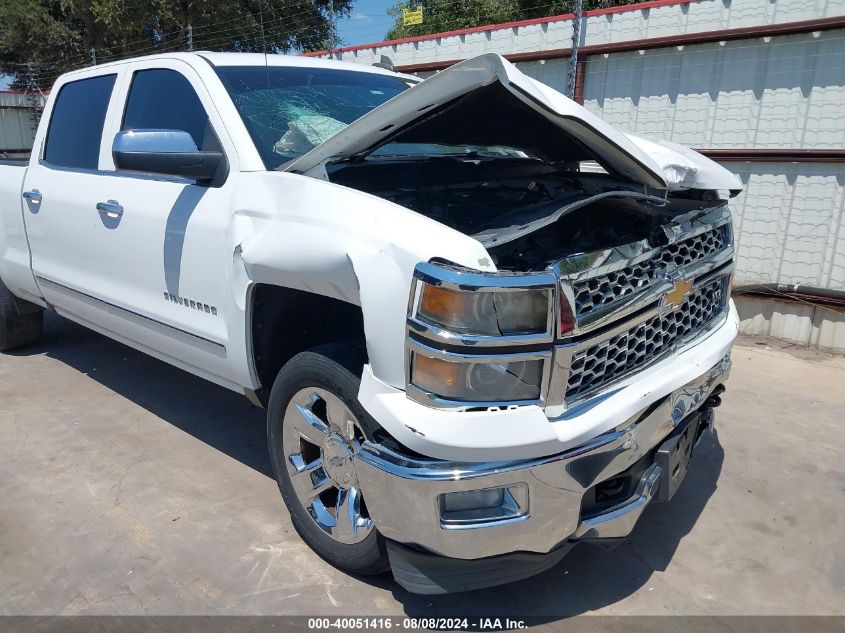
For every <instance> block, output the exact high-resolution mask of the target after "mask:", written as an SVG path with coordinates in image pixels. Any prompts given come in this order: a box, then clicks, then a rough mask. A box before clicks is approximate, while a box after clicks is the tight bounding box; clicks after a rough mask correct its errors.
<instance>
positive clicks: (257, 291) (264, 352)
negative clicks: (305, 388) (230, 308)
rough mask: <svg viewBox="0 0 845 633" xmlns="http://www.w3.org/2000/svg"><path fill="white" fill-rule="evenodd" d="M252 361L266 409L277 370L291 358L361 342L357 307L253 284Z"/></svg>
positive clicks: (361, 329) (293, 291) (360, 317)
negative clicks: (324, 347) (321, 347)
mask: <svg viewBox="0 0 845 633" xmlns="http://www.w3.org/2000/svg"><path fill="white" fill-rule="evenodd" d="M250 334H251V337H252V339H251V340H252V361H253V366H254V367H255V371H256V374H257V376H258V380H259V383H260V388H259V389H258V390H256V394H257V395H258V398H259V399H260V400H261V402H262V403H264V404H265V406H266V404H267V400H268V399H269V397H270V388H271V387H272V386H273V381H274V380H275V379H276V375H277V374H278V373H279V370H280V369H281V368H282V366H283V365H284V364H285V363H286V362H288V361H289V360H290V359H291V358H293V357H294V356H295V355H296V354H298V353H300V352H304V351H306V350H309V349H311V348H312V347H316V346H317V345H322V344H324V343H331V342H334V341H344V340H355V339H357V340H364V317H363V313H362V312H361V308H360V307H359V306H356V305H354V304H351V303H347V302H346V301H341V300H340V299H334V298H332V297H325V296H323V295H318V294H314V293H312V292H306V291H304V290H294V289H292V288H283V287H281V286H272V285H268V284H257V285H256V286H255V288H254V290H253V293H252V319H251V323H250Z"/></svg>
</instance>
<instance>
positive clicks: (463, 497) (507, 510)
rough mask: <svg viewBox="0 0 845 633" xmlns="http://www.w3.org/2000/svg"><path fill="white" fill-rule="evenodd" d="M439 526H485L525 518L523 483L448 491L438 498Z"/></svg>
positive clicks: (524, 489) (525, 499) (459, 527)
mask: <svg viewBox="0 0 845 633" xmlns="http://www.w3.org/2000/svg"><path fill="white" fill-rule="evenodd" d="M438 504H439V507H440V527H441V528H443V529H446V530H450V529H466V528H475V527H486V526H490V525H496V524H499V523H502V522H512V521H517V520H524V519H527V518H528V488H527V486H526V485H525V484H514V485H511V486H500V487H497V488H485V489H483V490H467V491H464V492H447V493H444V494H441V495H440V497H439V498H438Z"/></svg>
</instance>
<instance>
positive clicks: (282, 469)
mask: <svg viewBox="0 0 845 633" xmlns="http://www.w3.org/2000/svg"><path fill="white" fill-rule="evenodd" d="M365 354H366V352H365V351H364V347H363V344H362V343H357V342H352V343H332V344H328V345H324V346H320V347H317V348H314V349H312V350H309V351H307V352H302V353H300V354H297V355H296V356H294V357H293V358H292V359H291V360H290V361H288V363H287V364H285V366H284V367H282V369H281V371H280V372H279V374H278V376H277V377H276V380H275V382H274V383H273V388H272V390H271V392H270V401H269V403H268V407H267V441H268V444H269V449H270V460H271V462H272V465H273V473H274V475H275V477H276V482H277V483H278V485H279V490H280V491H281V493H282V499H284V502H285V505H286V506H287V508H288V511H289V512H290V516H291V521H292V523H293V526H294V528H295V529H296V531H297V532H298V533H299V535H300V536H301V537H302V540H304V541H305V542H306V543H307V544H308V546H309V547H310V548H311V549H313V550H314V551H315V552H316V553H317V554H318V555H319V556H320V557H321V558H323V559H324V560H325V561H327V562H328V563H329V564H331V565H333V566H335V567H337V568H339V569H342V570H343V571H346V572H351V573H355V574H363V575H375V574H381V573H384V572H386V571H387V570H388V569H389V568H390V566H389V563H388V560H387V551H386V549H385V545H384V538H383V537H382V536H381V535H380V534H379V533H378V530H377V529H376V528H375V527H373V528H372V531H371V532H370V533H369V534H368V535H367V536H366V538H364V540H362V541H360V542H357V543H353V544H347V543H341V542H339V541H337V540H335V539H334V538H332V537H331V536H330V535H329V534H327V533H326V532H324V531H323V530H321V529H320V527H318V526H317V524H316V523H315V522H314V520H313V519H312V518H311V515H310V514H309V513H308V510H307V509H306V508H305V506H304V505H303V504H302V503H301V502H300V499H299V498H298V497H297V495H296V492H295V490H294V488H293V484H292V482H291V478H290V475H289V473H288V467H287V464H286V459H285V447H284V432H283V430H284V418H285V411H286V409H287V407H288V404H289V403H290V400H291V399H292V398H293V397H294V395H295V394H297V393H298V392H299V391H300V390H302V389H305V388H309V387H318V388H320V389H323V390H326V391H328V392H330V393H331V394H333V395H335V396H337V397H338V398H339V399H340V400H342V401H343V403H344V404H345V405H346V407H347V408H348V409H349V411H351V412H352V413H353V415H355V417H356V418H357V420H358V421H359V423H361V422H362V421H363V420H365V419H366V418H367V417H368V415H367V413H366V412H365V411H364V409H363V407H362V406H361V405H360V403H359V402H358V388H359V385H360V382H361V379H360V375H361V369H362V368H363V364H364V358H365ZM361 426H362V427H363V424H361Z"/></svg>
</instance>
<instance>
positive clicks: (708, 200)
mask: <svg viewBox="0 0 845 633" xmlns="http://www.w3.org/2000/svg"><path fill="white" fill-rule="evenodd" d="M327 171H328V175H329V179H330V180H331V181H332V182H334V183H337V184H340V185H344V186H347V187H350V188H353V189H357V190H360V191H365V192H367V193H370V194H373V195H376V196H378V197H380V198H384V199H386V200H390V201H391V202H394V203H396V204H399V205H401V206H403V207H406V208H408V209H411V210H413V211H416V212H418V213H420V214H422V215H424V216H426V217H429V218H431V219H433V220H436V221H437V222H440V223H441V224H444V225H446V226H448V227H450V228H453V229H455V230H457V231H460V232H462V233H465V234H467V235H469V236H471V237H474V238H475V239H477V240H479V241H480V242H481V243H482V244H483V245H484V246H485V247H486V248H487V251H488V252H489V253H490V256H491V257H492V258H493V260H494V263H495V264H496V266H497V268H499V269H500V270H508V271H514V272H516V271H523V272H524V271H535V270H543V269H545V268H546V267H547V266H549V265H550V264H552V263H554V262H556V261H559V260H560V259H563V258H565V257H568V256H570V255H574V254H577V253H588V252H591V251H596V250H600V249H604V248H611V247H614V246H621V245H623V244H628V243H631V242H635V241H639V240H643V239H649V240H650V241H653V245H654V246H657V245H659V243H660V242H659V240H661V239H665V237H664V233H663V232H662V231H659V230H658V229H659V227H660V226H662V225H665V224H669V223H671V222H672V221H673V220H674V219H675V218H676V217H678V216H685V215H688V214H691V213H695V212H696V211H699V210H700V211H702V212H704V211H707V210H710V209H713V208H715V207H717V206H720V205H722V204H724V200H721V199H719V197H718V195H717V193H716V192H714V191H701V190H688V191H684V192H675V193H673V194H672V195H670V196H668V197H667V196H665V195H664V194H665V192H656V193H655V192H646V191H644V190H643V187H642V186H641V185H637V184H635V183H631V182H625V181H621V180H619V179H616V178H613V177H611V176H609V175H607V174H603V173H590V172H586V171H579V165H578V164H577V163H575V164H564V165H553V164H549V163H546V162H543V161H540V160H536V159H532V158H526V157H514V158H505V157H495V158H493V157H488V156H484V155H483V154H482V153H467V154H462V155H448V156H427V157H392V156H379V157H376V156H371V157H369V158H368V159H366V160H362V161H358V162H353V161H344V162H342V163H336V164H333V165H329V166H328V170H327Z"/></svg>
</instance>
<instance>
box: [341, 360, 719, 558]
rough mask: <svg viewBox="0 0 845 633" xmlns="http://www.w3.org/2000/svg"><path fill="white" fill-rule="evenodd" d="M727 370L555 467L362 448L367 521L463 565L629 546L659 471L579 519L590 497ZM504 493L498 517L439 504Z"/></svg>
mask: <svg viewBox="0 0 845 633" xmlns="http://www.w3.org/2000/svg"><path fill="white" fill-rule="evenodd" d="M730 366H731V362H730V357H729V356H725V357H724V358H723V359H722V360H721V361H720V362H718V363H717V364H716V365H714V366H713V367H711V368H710V369H709V370H708V371H707V372H705V373H704V374H702V375H701V376H700V377H699V378H697V379H696V380H693V381H691V382H690V383H688V384H687V385H685V386H683V387H681V388H679V389H676V390H675V391H673V392H672V393H671V394H669V396H667V397H665V398H663V399H662V400H661V401H659V404H656V405H652V406H650V407H648V408H647V409H646V410H644V411H641V412H639V413H638V414H636V415H634V416H632V417H631V418H629V419H628V420H625V421H624V422H623V423H621V424H620V425H619V426H617V427H616V428H615V429H614V430H613V431H611V432H608V433H605V434H603V435H600V436H599V437H596V438H594V439H593V440H592V441H590V442H588V443H587V444H584V445H582V446H579V447H577V448H573V449H571V450H568V451H565V452H563V453H560V454H558V455H552V456H549V457H544V458H539V459H532V460H524V461H513V462H485V463H458V462H450V461H444V460H435V459H425V458H418V457H410V456H407V455H401V454H399V453H396V452H394V451H391V450H389V449H387V448H385V447H383V446H379V445H375V444H372V443H365V444H364V445H363V446H362V449H361V451H360V452H359V453H358V454H357V455H356V460H357V463H356V472H357V477H358V481H359V484H360V487H361V490H362V492H363V495H364V499H365V500H366V503H367V509H368V511H369V514H370V517H371V518H372V519H373V521H374V523H375V525H376V527H377V528H378V529H379V531H380V532H381V533H382V534H383V535H384V536H385V537H387V538H389V539H392V540H394V541H397V542H399V543H404V544H409V545H415V546H419V547H422V548H424V549H426V550H428V551H430V552H433V553H435V554H439V555H442V556H447V557H451V558H459V559H479V558H485V557H490V556H496V555H500V554H506V553H510V552H520V551H521V552H536V553H547V552H550V551H552V550H553V549H555V548H556V547H557V546H559V545H561V544H562V543H564V542H566V541H572V540H581V539H601V538H620V537H624V536H627V535H628V534H629V533H630V532H631V530H632V529H633V527H634V524H635V523H636V521H637V519H638V518H639V516H640V514H641V513H642V511H643V510H644V509H645V507H646V506H647V505H648V504H649V502H650V501H651V500H652V499H653V497H654V496H655V495H656V494H657V492H658V491H659V489H660V485H661V482H662V479H663V476H664V473H663V472H662V469H661V467H660V466H659V465H658V464H656V463H654V464H651V465H649V466H648V467H647V468H646V469H645V471H644V473H643V474H642V476H641V477H640V479H639V484H638V486H637V488H636V489H635V490H634V491H633V494H632V496H631V497H630V498H628V499H627V500H625V501H623V502H621V503H619V504H618V505H616V506H614V507H612V508H609V509H606V510H605V511H603V513H601V514H598V515H594V516H590V517H589V518H582V516H581V515H582V510H581V508H582V501H583V498H584V495H585V493H587V491H589V490H590V489H591V488H593V487H594V486H595V485H596V484H599V483H601V482H605V481H607V480H609V479H612V478H614V477H615V476H617V475H619V474H620V473H623V472H625V471H626V470H628V469H629V468H631V467H632V466H634V465H635V464H637V463H638V462H639V461H640V460H641V459H643V458H644V457H646V456H647V455H649V454H650V453H651V452H652V451H653V450H654V449H655V448H656V447H657V446H658V445H659V444H660V443H661V442H662V441H663V440H664V439H665V438H666V437H667V436H668V435H669V434H670V433H671V432H672V431H673V429H674V428H675V427H676V426H677V425H678V424H679V423H680V422H681V421H682V420H684V419H685V418H686V417H687V416H689V415H690V414H691V413H694V412H695V411H696V410H697V409H699V408H700V407H701V406H702V405H703V404H704V403H705V401H706V400H707V398H708V396H710V394H711V392H712V391H713V390H714V389H715V388H716V387H717V386H718V385H719V384H720V383H722V382H724V381H725V380H726V379H727V377H728V374H729V372H730ZM499 488H504V489H505V491H506V492H505V494H504V499H505V503H504V504H503V505H502V508H501V511H500V512H499V513H498V515H497V516H494V517H491V516H484V517H480V516H479V517H477V519H476V520H473V517H472V516H471V515H467V514H466V513H464V514H462V515H460V518H459V519H457V518H450V516H454V517H457V516H458V515H453V514H451V513H450V512H447V511H446V510H444V506H443V503H442V499H443V497H442V495H446V494H448V493H455V492H469V491H478V490H488V489H499Z"/></svg>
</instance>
